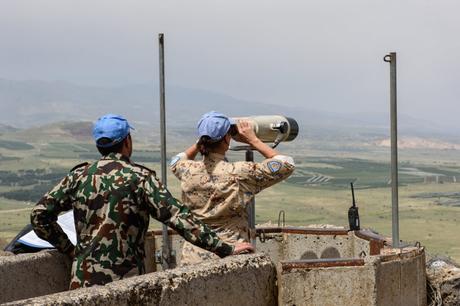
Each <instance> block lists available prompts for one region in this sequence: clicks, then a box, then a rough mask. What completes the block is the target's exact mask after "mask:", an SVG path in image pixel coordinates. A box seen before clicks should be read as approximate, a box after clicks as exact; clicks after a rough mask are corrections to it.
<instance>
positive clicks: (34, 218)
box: [30, 175, 74, 254]
mask: <svg viewBox="0 0 460 306" xmlns="http://www.w3.org/2000/svg"><path fill="white" fill-rule="evenodd" d="M70 180H71V176H70V175H67V176H66V177H65V178H64V179H62V180H61V181H60V182H59V183H58V184H57V185H56V186H55V187H54V188H53V189H52V190H51V191H50V192H48V193H47V194H45V195H44V196H43V197H42V198H41V199H40V201H39V202H38V203H37V205H35V207H34V208H33V209H32V213H31V215H30V223H31V224H32V228H33V230H34V231H35V233H36V234H37V236H38V237H40V238H41V239H43V240H46V241H48V242H49V243H50V244H51V245H53V246H54V247H55V248H56V249H58V250H59V251H61V252H63V253H67V254H72V253H73V251H74V246H73V245H72V243H71V242H70V240H69V238H68V237H67V235H66V234H65V233H64V231H63V230H62V228H61V227H60V226H59V224H57V217H58V215H59V214H60V213H61V212H63V211H67V210H70V209H71V208H72V203H71V201H70V199H69V195H68V193H69V186H70Z"/></svg>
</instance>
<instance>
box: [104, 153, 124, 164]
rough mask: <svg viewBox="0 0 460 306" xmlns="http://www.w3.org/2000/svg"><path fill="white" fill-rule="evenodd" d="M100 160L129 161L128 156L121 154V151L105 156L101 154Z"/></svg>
mask: <svg viewBox="0 0 460 306" xmlns="http://www.w3.org/2000/svg"><path fill="white" fill-rule="evenodd" d="M101 160H123V161H126V162H128V163H130V162H131V161H130V160H129V157H127V156H124V155H122V154H121V153H110V154H109V155H107V156H102V158H101Z"/></svg>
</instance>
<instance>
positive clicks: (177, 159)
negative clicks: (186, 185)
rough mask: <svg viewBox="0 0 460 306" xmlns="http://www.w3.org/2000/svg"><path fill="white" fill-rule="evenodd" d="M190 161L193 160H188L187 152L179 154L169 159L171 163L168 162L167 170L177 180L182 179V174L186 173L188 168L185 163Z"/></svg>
mask: <svg viewBox="0 0 460 306" xmlns="http://www.w3.org/2000/svg"><path fill="white" fill-rule="evenodd" d="M191 159H193V158H189V156H188V155H187V151H185V152H181V153H179V154H177V155H175V156H174V157H173V158H171V161H170V162H169V169H170V170H171V172H172V173H173V174H174V175H175V176H176V177H177V178H178V179H179V180H181V179H182V175H183V173H184V172H185V171H187V169H188V167H189V165H188V163H187V161H188V160H191Z"/></svg>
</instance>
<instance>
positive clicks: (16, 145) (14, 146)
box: [0, 140, 34, 150]
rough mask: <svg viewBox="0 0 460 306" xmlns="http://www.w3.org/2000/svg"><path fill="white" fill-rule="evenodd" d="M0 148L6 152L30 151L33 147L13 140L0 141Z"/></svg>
mask: <svg viewBox="0 0 460 306" xmlns="http://www.w3.org/2000/svg"><path fill="white" fill-rule="evenodd" d="M0 148H4V149H8V150H32V149H33V148H34V147H33V146H32V145H30V144H28V143H26V142H21V141H13V140H0Z"/></svg>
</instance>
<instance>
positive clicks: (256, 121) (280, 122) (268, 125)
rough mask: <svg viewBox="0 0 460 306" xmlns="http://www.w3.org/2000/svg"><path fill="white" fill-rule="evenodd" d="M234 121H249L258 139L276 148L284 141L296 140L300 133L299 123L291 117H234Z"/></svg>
mask: <svg viewBox="0 0 460 306" xmlns="http://www.w3.org/2000/svg"><path fill="white" fill-rule="evenodd" d="M233 119H234V120H235V121H238V120H247V121H249V122H250V124H251V125H252V127H253V129H254V132H255V133H256V135H257V137H258V138H259V139H260V140H262V141H263V142H266V143H273V145H274V147H276V146H277V145H278V144H279V143H280V142H282V141H292V140H294V139H295V138H296V137H297V134H298V133H299V125H298V124H297V121H295V120H294V119H292V118H290V117H285V116H280V115H273V116H249V117H234V118H233Z"/></svg>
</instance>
